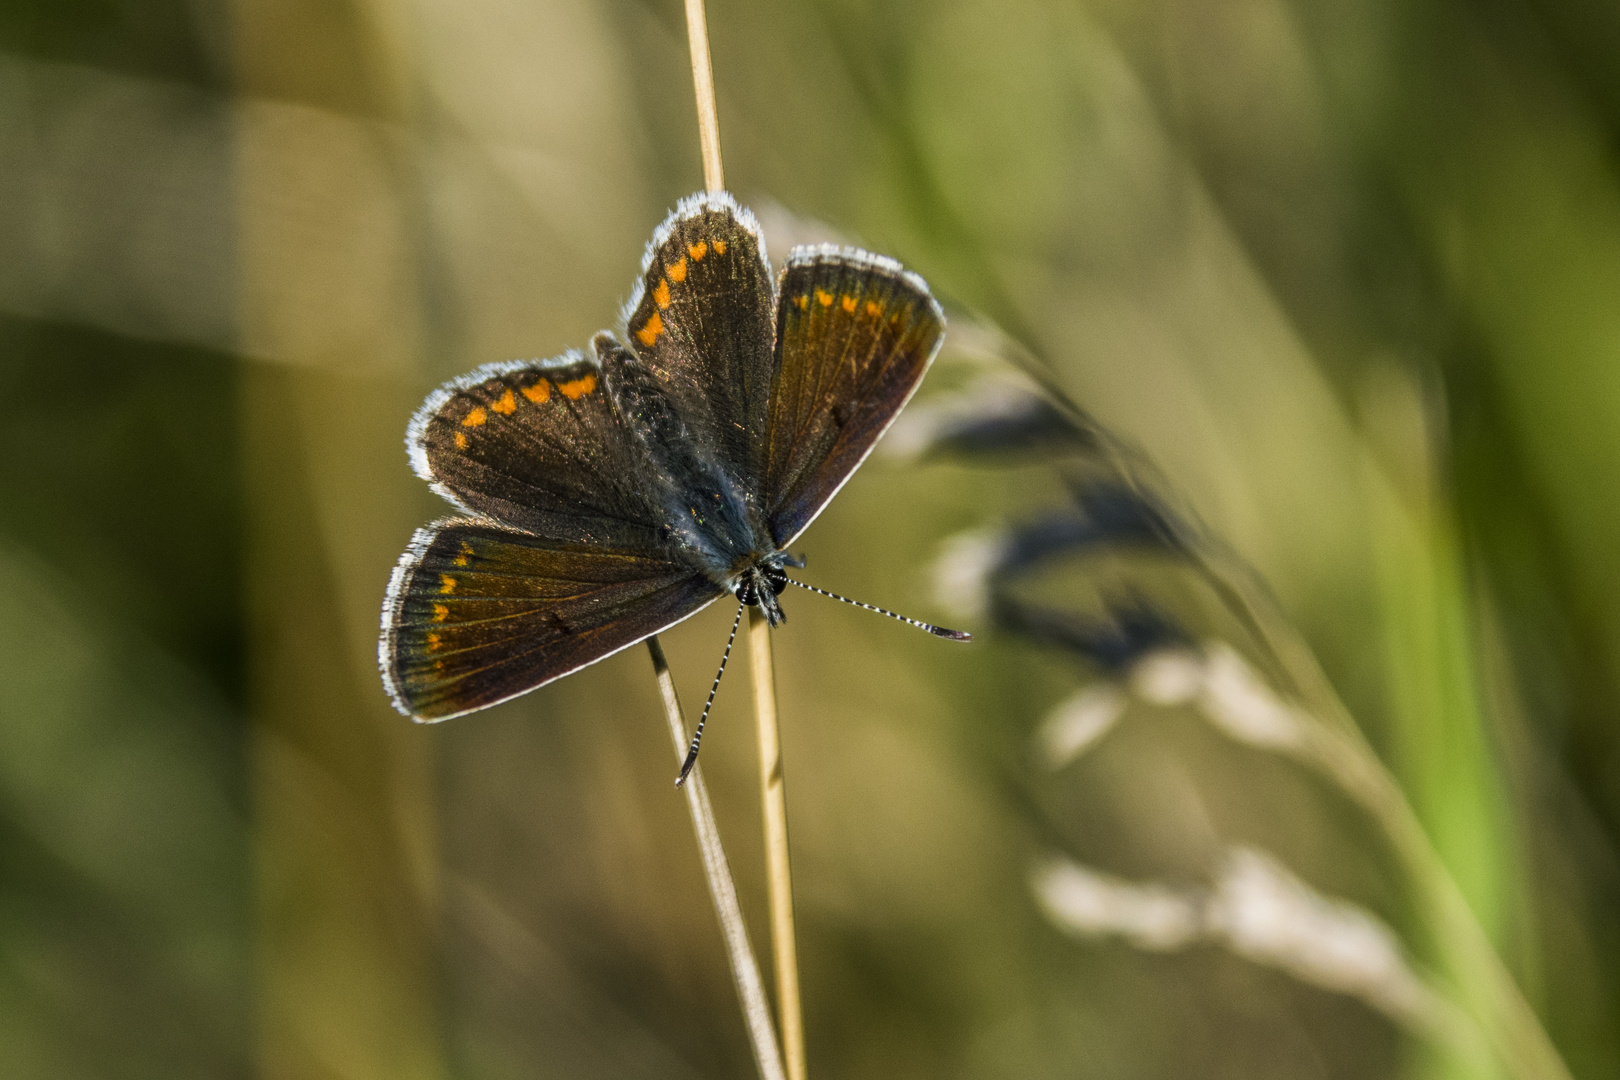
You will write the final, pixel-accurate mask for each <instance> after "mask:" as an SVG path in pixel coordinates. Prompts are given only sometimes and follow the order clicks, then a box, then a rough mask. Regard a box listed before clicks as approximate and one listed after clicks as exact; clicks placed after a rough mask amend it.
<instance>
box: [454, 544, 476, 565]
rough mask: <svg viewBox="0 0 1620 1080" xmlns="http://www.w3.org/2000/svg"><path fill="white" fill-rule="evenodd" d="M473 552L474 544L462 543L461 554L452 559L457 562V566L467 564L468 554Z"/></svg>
mask: <svg viewBox="0 0 1620 1080" xmlns="http://www.w3.org/2000/svg"><path fill="white" fill-rule="evenodd" d="M471 554H472V546H471V545H469V544H462V545H461V554H459V555H457V556H456V557H455V558H454V559H452V560H450V561H451V562H453V563H455V564H456V565H457V566H466V565H467V556H469V555H471Z"/></svg>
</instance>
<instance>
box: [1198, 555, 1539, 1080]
mask: <svg viewBox="0 0 1620 1080" xmlns="http://www.w3.org/2000/svg"><path fill="white" fill-rule="evenodd" d="M1234 561H1235V560H1231V559H1225V558H1222V557H1220V556H1219V555H1216V556H1214V557H1208V556H1205V557H1201V558H1200V562H1201V564H1202V569H1203V570H1204V572H1205V574H1206V575H1207V577H1208V578H1209V579H1210V580H1211V582H1212V583H1213V584H1214V585H1215V586H1216V588H1217V589H1218V590H1219V591H1221V592H1222V593H1224V594H1225V595H1226V596H1227V599H1228V601H1229V602H1231V603H1233V606H1234V607H1235V608H1236V610H1237V611H1238V612H1239V613H1241V614H1242V615H1244V616H1246V617H1247V619H1248V621H1249V622H1250V624H1251V629H1252V630H1253V631H1254V632H1256V633H1257V634H1258V635H1259V637H1260V639H1261V641H1262V642H1264V644H1265V646H1266V647H1267V649H1269V650H1270V652H1271V653H1272V655H1273V656H1275V657H1276V658H1277V660H1278V662H1279V663H1281V664H1282V666H1283V669H1284V671H1285V672H1286V673H1287V675H1288V677H1289V679H1290V680H1291V681H1292V682H1293V683H1294V689H1295V691H1296V692H1297V693H1299V694H1300V695H1301V696H1302V697H1303V698H1304V699H1305V701H1306V702H1307V704H1308V711H1307V714H1308V715H1309V716H1310V717H1312V718H1313V719H1314V720H1315V723H1314V724H1312V726H1311V729H1310V741H1309V744H1308V746H1307V748H1306V754H1307V755H1308V757H1309V758H1310V759H1311V760H1312V761H1313V762H1314V763H1315V764H1316V765H1317V766H1318V767H1319V768H1320V769H1321V770H1322V771H1323V772H1324V773H1325V774H1326V775H1328V776H1329V777H1330V778H1331V779H1332V780H1333V781H1334V782H1335V783H1336V784H1337V785H1338V786H1339V787H1340V788H1341V789H1342V790H1343V791H1344V792H1345V793H1346V794H1347V795H1349V796H1350V797H1351V798H1352V799H1354V800H1355V802H1356V803H1357V804H1358V805H1360V806H1361V807H1362V808H1363V809H1364V810H1366V811H1367V813H1368V814H1369V815H1371V816H1372V818H1373V819H1374V820H1375V821H1377V822H1378V824H1379V827H1380V828H1381V829H1382V831H1383V832H1384V834H1385V836H1386V837H1387V838H1388V840H1389V842H1390V846H1391V848H1392V849H1393V851H1394V853H1395V855H1396V857H1397V858H1398V859H1399V860H1400V862H1401V866H1402V869H1403V870H1404V871H1405V873H1406V876H1407V878H1408V880H1409V881H1411V883H1412V884H1413V886H1414V887H1415V888H1416V889H1417V892H1418V896H1419V899H1420V901H1421V902H1420V904H1419V909H1420V910H1421V911H1422V912H1423V914H1424V916H1425V917H1426V920H1427V922H1428V923H1429V931H1430V933H1431V934H1432V935H1433V937H1434V940H1435V942H1436V943H1437V945H1438V946H1439V950H1440V954H1441V959H1442V961H1443V963H1444V964H1445V965H1446V966H1447V967H1448V968H1449V971H1448V974H1449V976H1450V978H1451V981H1452V983H1453V984H1454V991H1455V992H1456V993H1457V994H1458V996H1459V997H1460V998H1461V999H1462V1003H1463V1004H1464V1007H1465V1008H1467V1009H1468V1011H1469V1012H1470V1013H1471V1014H1472V1015H1473V1016H1474V1018H1475V1020H1476V1022H1477V1023H1478V1024H1479V1026H1480V1030H1481V1032H1482V1033H1483V1035H1484V1037H1485V1039H1486V1040H1487V1042H1488V1044H1489V1045H1490V1047H1491V1049H1492V1051H1493V1052H1494V1054H1495V1055H1496V1057H1497V1059H1498V1060H1499V1061H1500V1062H1501V1064H1502V1065H1503V1066H1504V1067H1506V1069H1507V1070H1508V1072H1509V1073H1510V1074H1511V1075H1512V1076H1514V1077H1515V1078H1517V1080H1570V1073H1569V1068H1568V1067H1567V1066H1566V1065H1565V1064H1564V1060H1563V1058H1562V1057H1561V1056H1560V1055H1559V1053H1558V1050H1557V1048H1556V1047H1555V1046H1554V1045H1553V1043H1552V1040H1551V1039H1550V1038H1548V1036H1547V1032H1546V1029H1545V1028H1544V1027H1543V1026H1542V1024H1541V1020H1540V1018H1539V1017H1537V1016H1536V1014H1535V1010H1534V1009H1532V1008H1531V1007H1530V1003H1529V1002H1528V1001H1526V1000H1525V998H1524V994H1523V993H1522V992H1521V991H1520V989H1519V985H1518V983H1517V981H1516V980H1515V979H1514V978H1513V975H1512V974H1511V973H1510V972H1509V971H1508V970H1507V967H1506V965H1505V964H1503V963H1502V958H1501V956H1500V954H1498V952H1497V951H1496V948H1495V946H1494V945H1493V944H1492V943H1491V940H1490V937H1489V935H1488V934H1486V932H1485V929H1484V927H1482V926H1481V925H1480V922H1479V919H1478V917H1477V916H1476V915H1475V914H1474V910H1473V908H1472V907H1470V906H1469V904H1468V901H1467V899H1466V898H1465V897H1464V896H1463V893H1462V890H1461V889H1460V888H1459V887H1458V885H1457V882H1456V879H1455V878H1453V877H1452V875H1451V872H1450V870H1449V869H1448V868H1447V867H1446V865H1445V862H1444V860H1442V859H1441V857H1440V854H1439V852H1438V851H1436V850H1435V847H1434V844H1433V841H1431V840H1430V838H1429V835H1428V832H1427V831H1426V830H1425V829H1424V828H1423V824H1422V822H1421V821H1419V819H1418V816H1417V812H1416V811H1415V810H1414V809H1413V808H1412V804H1411V802H1410V801H1409V800H1408V799H1407V798H1406V795H1405V793H1404V792H1403V791H1402V789H1401V786H1400V783H1399V782H1398V781H1397V780H1396V779H1395V777H1394V775H1393V774H1391V773H1390V771H1389V769H1388V768H1387V767H1386V766H1385V765H1384V763H1383V761H1382V760H1381V759H1380V758H1379V757H1378V754H1377V752H1376V751H1374V750H1373V748H1372V746H1371V745H1370V744H1369V743H1368V742H1367V739H1366V736H1365V735H1363V734H1362V731H1361V728H1360V726H1359V725H1358V724H1357V723H1356V722H1355V718H1354V717H1353V716H1352V715H1351V713H1350V711H1349V709H1348V708H1347V707H1346V706H1345V704H1344V702H1343V701H1342V700H1341V699H1340V698H1339V696H1338V694H1337V693H1336V692H1335V691H1334V689H1333V686H1332V683H1331V682H1330V681H1329V680H1328V678H1327V675H1326V673H1325V672H1323V671H1322V669H1321V666H1320V665H1319V664H1318V663H1317V660H1316V656H1315V654H1314V653H1313V652H1312V651H1311V649H1310V647H1309V646H1308V645H1307V644H1306V643H1305V642H1304V640H1303V639H1301V638H1300V637H1299V635H1298V633H1297V632H1296V631H1295V630H1294V629H1293V627H1292V625H1291V624H1290V623H1289V622H1288V620H1287V619H1286V618H1284V617H1283V616H1282V614H1281V613H1280V612H1278V611H1277V610H1276V609H1275V608H1274V606H1273V603H1272V601H1271V599H1270V598H1269V596H1267V595H1266V594H1265V591H1264V589H1263V588H1262V587H1260V586H1259V585H1258V584H1257V583H1256V582H1254V581H1253V580H1251V578H1250V577H1249V575H1248V574H1247V573H1246V571H1245V570H1244V569H1243V568H1241V567H1240V566H1233V565H1230V564H1231V563H1233V562H1234Z"/></svg>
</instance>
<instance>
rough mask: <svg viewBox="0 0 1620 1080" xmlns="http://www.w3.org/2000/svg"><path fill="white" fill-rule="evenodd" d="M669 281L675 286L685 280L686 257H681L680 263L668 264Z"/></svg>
mask: <svg viewBox="0 0 1620 1080" xmlns="http://www.w3.org/2000/svg"><path fill="white" fill-rule="evenodd" d="M669 280H671V281H673V282H674V283H675V284H677V285H679V284H680V283H681V282H683V281H685V280H686V256H684V255H682V256H681V261H680V262H677V263H671V264H670V266H669Z"/></svg>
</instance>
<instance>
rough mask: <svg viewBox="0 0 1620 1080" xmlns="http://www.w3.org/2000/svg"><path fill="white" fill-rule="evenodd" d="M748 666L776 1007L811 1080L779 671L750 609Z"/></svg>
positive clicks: (793, 1068)
mask: <svg viewBox="0 0 1620 1080" xmlns="http://www.w3.org/2000/svg"><path fill="white" fill-rule="evenodd" d="M748 660H749V667H750V668H751V669H752V671H753V675H754V715H755V717H756V718H757V719H758V722H759V779H760V801H761V804H762V808H763V811H764V814H765V867H766V879H767V882H768V885H769V888H770V905H771V947H772V953H771V955H772V959H773V960H774V961H775V967H776V1003H777V1007H778V1011H779V1012H780V1014H781V1024H782V1047H783V1049H784V1050H785V1051H786V1054H787V1069H788V1077H789V1080H805V1075H806V1067H805V1056H804V1016H803V1012H802V1010H801V1008H800V1005H799V957H798V951H797V946H796V944H795V941H794V931H793V872H792V869H791V868H790V866H789V863H788V833H787V788H786V786H785V785H784V783H783V777H782V739H781V734H780V731H779V730H778V728H777V724H776V668H775V665H774V662H773V660H772V657H771V628H770V624H769V623H768V622H766V620H765V614H764V613H763V612H762V611H760V610H759V609H758V608H756V607H751V608H749V609H748Z"/></svg>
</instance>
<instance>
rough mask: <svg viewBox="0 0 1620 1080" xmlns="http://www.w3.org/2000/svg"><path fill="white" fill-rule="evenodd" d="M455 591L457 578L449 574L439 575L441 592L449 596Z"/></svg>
mask: <svg viewBox="0 0 1620 1080" xmlns="http://www.w3.org/2000/svg"><path fill="white" fill-rule="evenodd" d="M455 591H456V579H455V578H453V577H451V576H450V575H449V574H440V575H439V592H441V593H443V594H444V595H445V596H449V595H450V594H451V593H453V592H455Z"/></svg>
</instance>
